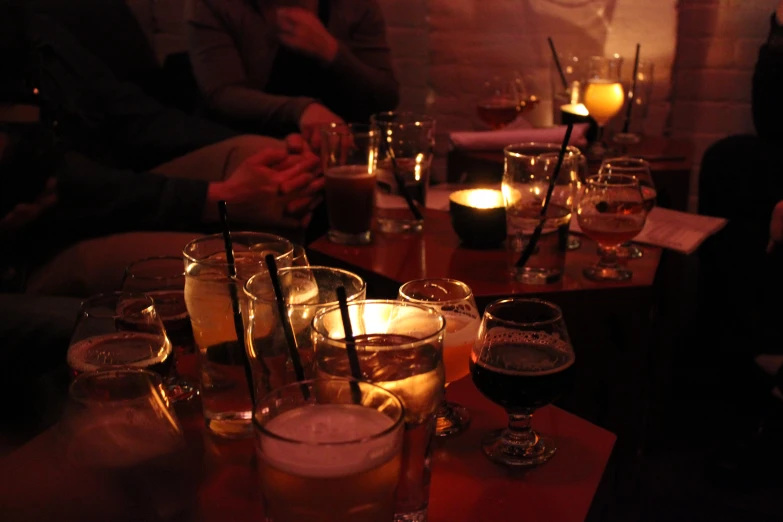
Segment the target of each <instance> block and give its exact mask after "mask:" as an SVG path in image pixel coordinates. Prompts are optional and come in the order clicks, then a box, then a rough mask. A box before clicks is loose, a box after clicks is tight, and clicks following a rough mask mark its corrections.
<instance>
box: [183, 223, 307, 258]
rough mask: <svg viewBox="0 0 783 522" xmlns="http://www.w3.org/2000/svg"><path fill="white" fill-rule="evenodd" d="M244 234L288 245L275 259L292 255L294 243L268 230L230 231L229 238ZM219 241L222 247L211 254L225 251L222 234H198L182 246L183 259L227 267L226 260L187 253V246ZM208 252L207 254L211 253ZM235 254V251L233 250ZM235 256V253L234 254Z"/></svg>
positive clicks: (243, 235)
mask: <svg viewBox="0 0 783 522" xmlns="http://www.w3.org/2000/svg"><path fill="white" fill-rule="evenodd" d="M245 236H250V237H252V236H258V237H260V236H264V237H267V238H270V241H269V242H270V243H272V242H278V243H287V244H288V246H289V247H290V249H289V250H287V251H286V252H285V253H284V254H278V255H276V256H275V261H279V260H280V259H282V258H284V257H285V256H287V255H288V254H291V256H293V255H294V244H293V243H292V242H291V241H289V240H288V239H286V238H284V237H283V236H278V235H275V234H270V233H268V232H252V231H249V230H243V231H239V232H231V238H232V240H233V239H234V238H236V237H245ZM211 240H215V241H220V244H221V245H222V246H223V248H221V249H218V250H216V251H215V252H212V254H215V253H218V252H224V253H225V243H224V242H223V234H222V233H217V234H208V235H206V236H200V237H197V238H196V239H192V240H190V241H188V243H187V244H186V245H185V246H184V248H183V249H182V256H183V257H184V258H185V260H186V261H187V262H188V263H197V264H199V265H206V266H221V267H227V266H228V261H208V260H206V259H197V258H196V257H195V256H192V255H190V254H189V253H188V248H190V246H191V245H196V244H197V243H202V242H206V241H211ZM212 254H209V255H212ZM235 254H236V252H235ZM235 257H236V255H235Z"/></svg>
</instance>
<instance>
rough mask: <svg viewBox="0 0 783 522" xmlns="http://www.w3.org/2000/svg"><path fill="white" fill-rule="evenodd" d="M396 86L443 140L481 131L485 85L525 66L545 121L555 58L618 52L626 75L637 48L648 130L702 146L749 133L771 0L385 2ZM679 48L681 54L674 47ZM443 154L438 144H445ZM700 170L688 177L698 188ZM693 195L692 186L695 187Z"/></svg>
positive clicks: (538, 118) (534, 117)
mask: <svg viewBox="0 0 783 522" xmlns="http://www.w3.org/2000/svg"><path fill="white" fill-rule="evenodd" d="M381 2H382V5H383V7H384V10H385V12H386V17H387V22H388V25H389V37H390V40H391V44H392V49H393V51H394V54H395V60H396V63H397V72H398V75H399V78H400V81H401V83H402V86H403V87H402V89H403V91H402V92H403V107H405V108H409V109H412V110H425V109H426V110H429V111H430V112H431V113H432V114H433V115H435V117H436V118H437V119H438V121H439V129H440V131H441V133H445V132H447V131H450V130H455V129H471V128H474V127H475V126H476V124H477V121H476V119H475V115H474V103H475V100H476V97H477V96H478V91H479V88H480V85H481V83H482V81H483V79H485V78H487V77H489V76H490V75H492V74H495V73H498V72H502V71H507V70H510V69H518V70H521V71H522V72H523V73H524V74H525V76H526V80H527V81H528V83H529V84H530V87H531V90H534V91H535V92H536V93H538V94H540V95H541V97H542V98H543V99H544V103H542V104H541V106H540V107H539V108H538V109H537V110H536V111H535V112H534V113H532V114H531V115H530V119H531V120H533V121H534V122H536V123H539V124H546V123H548V122H549V118H550V114H551V106H550V105H549V103H548V100H549V90H550V87H549V81H550V79H549V74H550V70H549V67H550V55H549V49H548V47H547V44H546V37H547V36H552V37H553V39H554V40H555V43H556V44H557V46H558V49H559V50H560V51H561V52H565V51H569V50H578V51H579V52H580V53H583V54H591V53H603V52H605V53H614V52H618V53H620V54H622V55H623V56H625V57H626V59H627V61H626V66H625V72H626V74H628V75H630V69H631V60H632V57H633V51H634V45H635V43H636V42H637V41H639V42H640V43H641V44H642V55H643V57H646V58H651V59H652V60H653V61H654V63H655V66H656V71H655V80H656V84H655V89H654V92H653V96H652V100H653V106H652V107H651V108H650V114H649V116H648V122H647V125H646V130H647V131H648V132H649V133H651V134H671V135H673V136H676V137H685V138H689V139H692V140H693V141H694V143H695V144H696V152H697V157H696V160H697V164H698V161H699V159H700V158H701V153H702V152H703V151H704V149H705V148H706V147H707V146H708V145H709V144H710V143H712V142H714V141H715V140H717V139H719V138H721V137H724V136H726V135H728V134H733V133H742V132H752V130H753V127H752V121H751V114H750V92H751V90H750V81H751V75H752V71H753V66H754V64H755V60H756V54H757V52H758V48H759V46H760V45H761V43H762V42H763V39H764V38H765V37H766V34H767V28H768V23H769V15H770V14H771V13H772V11H773V10H774V8H775V5H776V3H777V2H776V0H594V1H592V2H585V1H584V0H557V2H553V1H552V0H381ZM675 46H676V47H675ZM440 148H441V150H443V141H442V140H441V141H440ZM697 170H698V169H697V168H696V169H694V176H693V178H692V183H693V185H692V186H693V187H695V186H696V177H695V174H696V172H697ZM693 194H694V197H695V194H696V193H695V188H694V190H693Z"/></svg>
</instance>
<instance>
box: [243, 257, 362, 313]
mask: <svg viewBox="0 0 783 522" xmlns="http://www.w3.org/2000/svg"><path fill="white" fill-rule="evenodd" d="M314 269H315V270H317V271H329V272H338V273H340V274H347V275H349V276H351V277H352V278H356V279H358V280H359V281H361V283H362V287H361V289H360V290H359V291H358V292H357V293H356V294H354V295H351V296H348V297H347V301H348V302H349V303H352V302H354V301H356V300H357V298H358V296H359V295H360V294H361V293H362V291H365V292H366V291H367V282H366V281H365V280H364V279H362V278H361V277H359V276H358V275H357V274H355V273H353V272H349V271H348V270H343V269H342V268H333V267H331V266H324V265H310V266H287V267H285V268H280V269H278V271H277V274H278V276H282V275H283V274H285V273H288V272H298V271H302V272H303V271H305V270H314ZM265 275H268V272H259V273H257V274H253V275H252V276H251V277H250V279H248V280H247V282H246V283H245V284H244V285H243V287H242V289H243V290H244V291H245V294H246V295H247V296H248V297H249V298H250V299H252V300H253V301H260V302H263V303H274V302H276V301H277V298H276V297H273V298H271V299H265V298H263V297H261V296H258V295H255V294H253V293H252V292H251V291H250V289H249V287H250V283H251V281H253V280H255V279H256V278H257V277H263V276H265ZM335 303H337V301H329V302H327V303H309V304H307V303H286V304H285V306H286V308H289V307H290V308H294V309H298V308H307V307H313V306H317V307H331V306H333V305H334V304H335Z"/></svg>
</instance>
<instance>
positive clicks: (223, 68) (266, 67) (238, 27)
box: [186, 0, 399, 147]
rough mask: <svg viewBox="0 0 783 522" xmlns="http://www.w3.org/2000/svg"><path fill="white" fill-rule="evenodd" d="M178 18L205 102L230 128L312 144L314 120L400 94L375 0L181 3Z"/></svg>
mask: <svg viewBox="0 0 783 522" xmlns="http://www.w3.org/2000/svg"><path fill="white" fill-rule="evenodd" d="M292 4H293V5H292ZM186 19H187V24H188V39H189V47H190V57H191V61H192V62H193V69H194V73H195V76H196V79H197V80H198V84H199V86H200V88H201V91H202V93H203V95H204V98H205V100H206V105H207V108H208V110H209V111H210V114H212V115H213V116H214V117H216V118H217V119H219V121H221V122H224V123H226V124H228V125H231V126H233V127H235V128H238V129H241V130H244V131H251V132H261V133H264V134H277V135H279V134H280V133H289V132H298V131H300V132H302V134H303V135H304V136H305V138H306V139H307V140H308V141H309V142H310V143H311V144H313V145H314V146H315V147H317V145H318V142H319V140H320V136H319V132H318V128H319V127H320V126H323V125H325V124H328V123H331V122H342V121H347V122H363V121H366V120H367V119H368V118H369V117H370V115H372V114H373V113H376V112H382V111H390V110H393V109H395V108H396V106H397V103H398V101H399V85H398V83H397V80H396V79H395V76H394V72H393V70H392V63H391V53H390V50H389V45H388V44H387V42H386V28H385V23H384V19H383V15H382V13H381V9H380V7H379V5H378V3H377V1H376V0H300V1H299V2H290V1H288V2H286V1H284V0H189V5H188V9H187V14H186Z"/></svg>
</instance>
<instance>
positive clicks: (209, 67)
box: [187, 0, 315, 136]
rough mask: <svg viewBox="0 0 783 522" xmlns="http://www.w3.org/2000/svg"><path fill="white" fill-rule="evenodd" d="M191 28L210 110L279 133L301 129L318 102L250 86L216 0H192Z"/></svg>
mask: <svg viewBox="0 0 783 522" xmlns="http://www.w3.org/2000/svg"><path fill="white" fill-rule="evenodd" d="M187 28H188V44H189V49H190V59H191V61H192V63H193V72H194V74H195V76H196V80H197V81H198V84H199V88H200V89H201V92H202V93H203V95H204V98H205V100H206V103H207V105H208V107H209V108H210V110H212V111H213V112H214V113H215V114H216V115H217V116H218V117H220V118H222V119H227V120H229V121H235V122H242V123H247V124H252V126H253V128H254V129H256V130H258V131H262V132H265V133H269V134H273V135H277V136H280V135H284V134H288V133H291V132H296V131H298V130H299V120H300V118H301V116H302V113H303V112H304V110H305V109H306V108H307V106H309V105H310V104H312V103H314V102H315V100H314V99H312V98H307V97H292V96H277V95H271V94H266V93H264V92H262V91H260V90H257V89H253V88H250V87H248V86H247V77H246V74H245V67H244V65H243V63H242V58H241V57H240V55H239V51H238V50H237V47H236V45H235V43H234V39H233V37H232V35H231V34H230V31H229V30H228V29H227V27H226V25H225V22H224V20H223V19H222V17H221V15H220V12H219V8H218V7H217V6H216V5H214V2H213V0H190V2H189V4H188V13H187ZM259 30H261V29H259Z"/></svg>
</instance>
